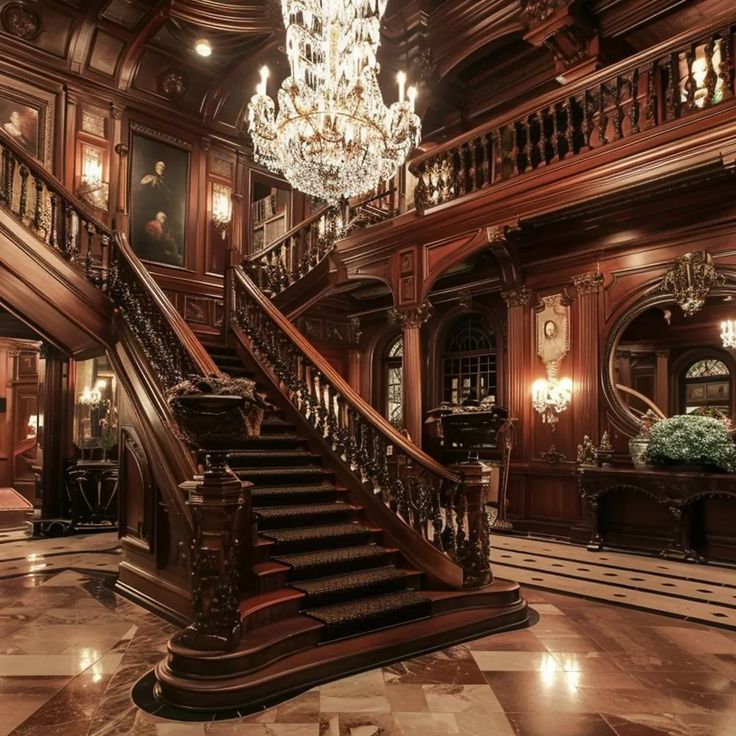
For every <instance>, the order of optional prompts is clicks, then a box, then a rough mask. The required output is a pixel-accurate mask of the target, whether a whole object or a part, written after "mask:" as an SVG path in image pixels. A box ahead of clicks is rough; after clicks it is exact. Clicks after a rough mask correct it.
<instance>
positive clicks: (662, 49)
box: [409, 10, 736, 171]
mask: <svg viewBox="0 0 736 736" xmlns="http://www.w3.org/2000/svg"><path fill="white" fill-rule="evenodd" d="M734 21H736V18H735V17H734V12H733V10H726V11H724V12H721V13H719V14H718V15H717V16H716V18H715V19H714V20H710V21H708V23H705V24H702V25H700V26H698V27H697V28H695V29H688V30H687V31H683V32H682V33H679V34H678V35H676V36H672V37H671V38H668V39H665V40H664V41H661V42H660V43H658V44H657V45H655V46H652V47H650V48H648V49H646V50H644V51H640V52H638V53H636V54H632V55H631V56H629V57H627V58H625V59H622V60H621V61H618V62H616V63H614V64H611V65H610V66H606V67H603V68H602V69H599V70H597V71H595V72H592V73H591V74H589V75H587V76H584V77H581V78H580V79H578V80H576V81H574V82H571V83H570V84H566V85H563V86H562V87H561V88H559V89H555V90H552V91H551V92H548V93H547V94H545V95H542V96H541V97H538V98H536V99H534V100H532V101H525V102H522V103H520V104H519V105H517V106H516V107H514V108H512V109H511V110H510V111H507V112H504V113H503V114H500V115H497V116H495V117H493V118H491V119H490V120H488V121H485V122H483V123H480V124H479V125H477V126H476V127H474V128H472V129H471V130H469V131H468V132H466V133H462V134H460V135H458V136H455V137H454V138H451V139H449V140H447V141H444V142H442V143H440V144H439V145H437V146H434V147H432V148H429V149H428V150H427V151H425V152H423V153H420V154H419V155H417V156H414V157H413V158H412V159H411V161H410V162H409V166H410V168H411V170H412V171H413V170H414V169H415V167H416V166H418V165H419V164H421V163H423V162H425V161H427V160H429V159H432V158H434V157H436V156H438V155H441V154H442V153H447V152H449V151H452V150H454V149H457V148H459V147H460V146H462V145H463V144H464V143H469V142H470V141H472V140H474V139H476V138H478V137H480V136H482V135H485V134H488V133H491V132H493V131H494V130H496V129H497V128H499V127H502V126H504V125H509V124H511V123H513V122H515V121H517V120H519V119H521V118H524V117H525V116H528V115H531V114H533V113H535V112H537V111H538V110H540V109H542V108H545V107H548V106H550V105H554V104H560V103H562V102H564V101H565V100H566V99H567V98H569V97H571V96H574V95H576V94H579V93H580V92H584V91H585V90H586V89H588V88H590V87H593V86H595V85H597V84H600V83H603V82H606V81H608V80H610V79H611V78H612V77H616V76H617V75H619V74H622V73H624V72H628V71H631V70H632V69H634V68H636V67H640V66H643V65H645V64H647V63H648V62H653V61H656V60H658V59H661V58H663V57H664V56H666V55H667V53H669V52H673V51H678V50H681V49H682V47H683V46H684V45H686V44H688V43H690V42H693V41H696V40H700V39H701V38H702V37H703V36H706V35H708V34H710V33H714V32H717V31H720V30H723V29H724V28H725V27H727V26H729V25H731V24H733V23H734Z"/></svg>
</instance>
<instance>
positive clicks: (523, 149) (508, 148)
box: [410, 13, 736, 211]
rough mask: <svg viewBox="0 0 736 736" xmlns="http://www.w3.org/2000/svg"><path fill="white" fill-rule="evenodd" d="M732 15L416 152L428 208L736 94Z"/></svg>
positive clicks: (421, 201) (421, 200) (419, 190)
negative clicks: (519, 110)
mask: <svg viewBox="0 0 736 736" xmlns="http://www.w3.org/2000/svg"><path fill="white" fill-rule="evenodd" d="M735 92H736V90H735V89H734V26H733V13H731V19H730V20H729V21H728V22H726V21H723V22H722V23H714V24H712V25H710V26H708V27H707V28H701V29H699V30H697V31H691V32H688V33H687V34H682V35H680V36H677V37H675V38H673V39H670V40H669V41H667V42H665V43H663V44H660V45H659V46H656V47H654V48H652V49H649V50H648V51H646V52H644V53H642V54H639V55H637V57H636V58H635V59H629V60H626V61H624V62H621V63H620V64H616V65H615V66H614V67H612V68H609V69H606V70H602V71H601V72H597V73H596V74H594V75H592V76H591V77H588V78H586V79H583V80H580V82H577V83H575V84H573V85H570V86H568V87H565V88H564V89H563V90H561V91H560V92H558V93H555V94H553V95H548V96H547V97H546V98H545V99H544V100H543V102H542V103H541V104H537V105H536V106H535V107H534V108H532V109H528V110H527V111H525V112H522V113H520V114H514V115H511V116H509V117H505V118H503V119H496V120H493V121H491V122H490V123H488V124H486V125H483V126H481V127H478V128H476V129H475V130H473V131H471V132H470V133H468V134H466V135H463V136H461V137H459V138H456V139H454V140H452V141H448V142H447V143H445V144H443V145H441V146H440V147H439V148H435V149H433V150H432V151H430V152H428V153H426V154H424V155H422V156H420V157H418V158H416V159H414V160H413V161H412V163H411V165H410V170H411V172H412V173H413V174H414V176H415V177H416V178H417V186H416V190H415V202H416V207H417V209H418V210H420V211H423V210H427V209H430V208H432V207H436V206H439V205H443V204H445V203H447V202H451V201H453V200H458V199H461V198H463V197H466V196H469V195H472V194H474V193H476V192H479V191H481V190H485V189H488V188H489V187H492V186H493V185H495V184H498V183H499V182H503V181H507V180H509V179H513V178H515V177H518V176H521V175H522V174H525V173H527V172H530V171H534V170H537V169H540V168H542V167H546V166H550V165H553V164H555V163H558V162H561V161H567V160H568V159H571V158H573V157H576V156H579V155H582V154H585V153H587V152H588V151H592V150H595V149H598V148H601V147H603V146H606V145H608V144H610V143H612V142H615V141H620V140H623V139H628V138H631V137H634V136H636V135H638V134H640V133H641V132H643V131H646V130H649V129H651V128H656V127H658V126H662V125H664V124H666V123H669V122H671V121H673V120H677V119H678V118H681V117H684V116H687V115H692V114H695V113H698V112H699V111H701V110H704V109H708V108H711V107H713V106H715V105H719V104H721V103H723V102H725V101H726V100H730V99H732V98H733V97H734V93H735Z"/></svg>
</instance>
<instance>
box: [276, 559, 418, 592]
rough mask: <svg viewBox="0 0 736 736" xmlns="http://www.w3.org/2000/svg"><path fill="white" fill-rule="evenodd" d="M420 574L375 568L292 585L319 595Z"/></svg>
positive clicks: (410, 571) (397, 569) (414, 571)
mask: <svg viewBox="0 0 736 736" xmlns="http://www.w3.org/2000/svg"><path fill="white" fill-rule="evenodd" d="M418 574H419V572H418V571H417V570H404V569H402V568H398V567H394V566H392V565H387V566H386V567H374V568H371V569H369V570H359V571H356V572H349V573H343V574H342V575H330V576H328V577H324V578H317V579H316V580H304V581H300V582H297V583H291V586H292V587H294V588H296V589H297V590H301V591H302V592H304V593H306V594H307V595H317V594H319V593H327V592H333V591H341V590H344V591H346V592H347V591H349V590H352V589H355V588H361V587H363V586H366V585H371V584H373V583H381V582H390V581H393V580H401V579H407V580H408V579H410V578H413V577H416V576H417V575H418Z"/></svg>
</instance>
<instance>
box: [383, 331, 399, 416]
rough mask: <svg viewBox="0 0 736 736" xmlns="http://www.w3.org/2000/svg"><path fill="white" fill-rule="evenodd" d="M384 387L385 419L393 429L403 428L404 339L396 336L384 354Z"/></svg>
mask: <svg viewBox="0 0 736 736" xmlns="http://www.w3.org/2000/svg"><path fill="white" fill-rule="evenodd" d="M384 356H385V357H384V366H385V369H384V385H385V386H386V400H385V407H386V419H388V421H389V422H391V424H393V425H394V427H397V428H401V427H403V426H404V376H403V365H404V338H403V336H402V335H398V336H397V337H396V339H395V340H393V342H390V343H389V344H388V348H387V349H386V352H385V354H384Z"/></svg>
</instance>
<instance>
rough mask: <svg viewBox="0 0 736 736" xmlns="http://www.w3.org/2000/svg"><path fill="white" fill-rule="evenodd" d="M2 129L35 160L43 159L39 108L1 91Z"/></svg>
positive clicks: (0, 113)
mask: <svg viewBox="0 0 736 736" xmlns="http://www.w3.org/2000/svg"><path fill="white" fill-rule="evenodd" d="M0 128H2V130H3V132H4V133H5V134H6V135H8V136H10V138H12V139H13V140H14V141H15V142H16V143H17V144H18V145H20V146H21V147H22V148H23V149H25V150H26V151H28V153H30V154H31V155H32V156H34V157H35V158H41V137H40V122H39V108H38V107H36V106H32V105H29V104H26V103H24V102H22V101H21V100H20V98H19V96H17V95H15V94H12V93H11V94H9V93H8V92H6V91H4V90H2V89H0Z"/></svg>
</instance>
